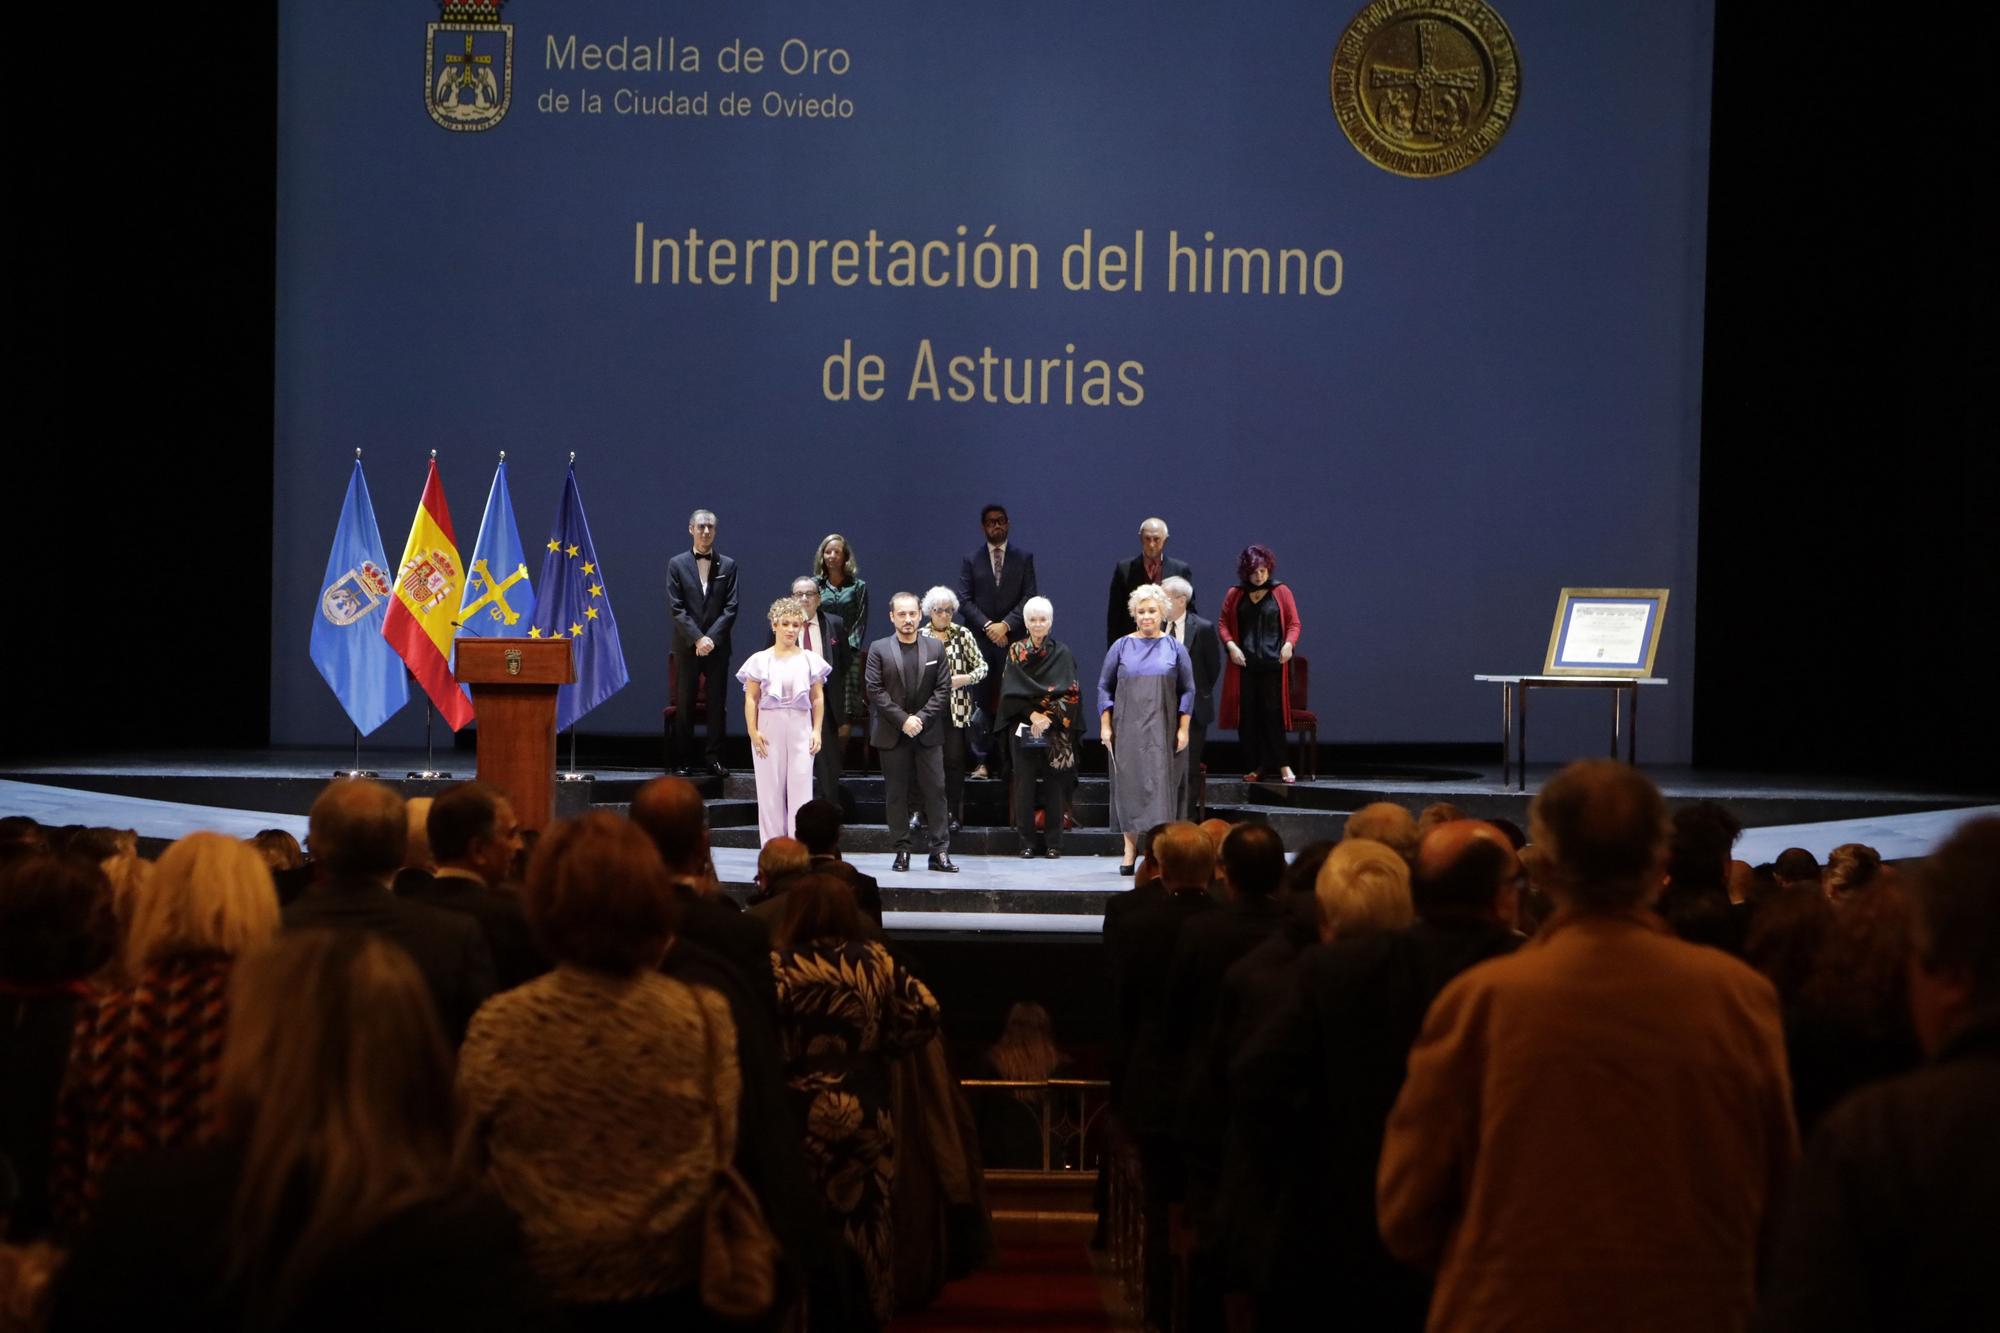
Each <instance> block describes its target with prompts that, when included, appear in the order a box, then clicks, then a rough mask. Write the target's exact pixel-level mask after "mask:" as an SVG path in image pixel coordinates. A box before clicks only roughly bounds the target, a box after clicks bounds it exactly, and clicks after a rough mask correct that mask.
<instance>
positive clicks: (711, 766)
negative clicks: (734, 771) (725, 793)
mask: <svg viewBox="0 0 2000 1333" xmlns="http://www.w3.org/2000/svg"><path fill="white" fill-rule="evenodd" d="M708 775H709V776H710V777H712V778H726V777H728V776H729V769H728V768H727V767H725V766H724V765H723V762H722V761H721V760H720V759H711V760H709V761H708Z"/></svg>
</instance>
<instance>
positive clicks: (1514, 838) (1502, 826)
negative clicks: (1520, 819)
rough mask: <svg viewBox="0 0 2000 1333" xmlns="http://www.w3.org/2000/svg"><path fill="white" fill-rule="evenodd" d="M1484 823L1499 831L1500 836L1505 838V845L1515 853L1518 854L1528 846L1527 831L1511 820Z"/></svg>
mask: <svg viewBox="0 0 2000 1333" xmlns="http://www.w3.org/2000/svg"><path fill="white" fill-rule="evenodd" d="M1486 822H1487V823H1489V824H1491V825H1492V826H1493V827H1494V828H1497V829H1499V830H1500V836H1501V837H1503V838H1505V839H1506V840H1507V845H1508V846H1509V847H1512V848H1513V849H1514V850H1515V851H1516V852H1519V851H1520V850H1521V849H1522V848H1523V847H1526V846H1527V845H1528V831H1527V830H1526V829H1524V828H1522V827H1521V826H1520V825H1519V824H1516V823H1515V822H1514V821H1513V820H1511V819H1489V820H1487V821H1486Z"/></svg>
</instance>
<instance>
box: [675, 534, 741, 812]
mask: <svg viewBox="0 0 2000 1333" xmlns="http://www.w3.org/2000/svg"><path fill="white" fill-rule="evenodd" d="M688 536H690V537H692V538H693V539H694V548H693V549H692V550H688V551H682V552H681V553H680V554H679V555H677V556H675V557H674V558H673V559H671V560H669V561H667V611H668V614H669V615H670V616H671V617H672V619H673V622H674V646H673V654H674V754H675V755H676V756H677V757H678V758H679V760H680V764H681V772H682V773H684V774H692V773H694V772H696V771H697V769H696V765H695V762H694V697H695V688H696V685H697V683H698V682H700V681H704V680H705V681H707V682H708V718H707V723H708V752H707V758H706V762H705V763H704V764H703V765H702V767H703V768H705V769H706V770H707V771H708V772H710V773H712V774H714V775H715V776H717V777H726V776H727V775H728V773H729V770H728V769H727V768H724V767H723V765H722V736H723V726H724V723H723V712H722V705H723V701H724V699H725V698H726V697H727V695H728V693H729V689H728V684H729V631H730V630H731V629H732V628H733V627H734V626H735V624H736V562H735V561H734V560H731V559H730V558H729V557H728V556H726V555H718V554H717V553H716V550H715V514H714V512H713V511H712V510H707V509H697V510H695V511H694V513H693V514H691V515H689V517H688Z"/></svg>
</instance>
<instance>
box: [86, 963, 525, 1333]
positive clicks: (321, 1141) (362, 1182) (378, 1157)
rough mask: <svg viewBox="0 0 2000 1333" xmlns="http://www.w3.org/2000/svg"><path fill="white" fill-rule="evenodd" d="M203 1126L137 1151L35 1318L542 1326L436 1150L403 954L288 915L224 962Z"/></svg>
mask: <svg viewBox="0 0 2000 1333" xmlns="http://www.w3.org/2000/svg"><path fill="white" fill-rule="evenodd" d="M230 1003H231V1006H232V1011H233V1012H232V1017H231V1021H230V1026H229V1036H228V1039H227V1041H226V1042H225V1044H224V1047H223V1051H222V1060H221V1071H220V1076H219V1081H218V1084H217V1088H216V1098H215V1101H216V1114H215V1121H214V1133H213V1134H212V1135H211V1136H210V1137H209V1138H208V1139H207V1140H205V1141H204V1142H203V1143H201V1144H200V1145H198V1146H193V1147H189V1148H186V1149H183V1150H181V1151H178V1152H173V1153H167V1154H162V1155H158V1156H155V1157H151V1158H148V1159H147V1160H145V1161H143V1162H140V1163H136V1164H135V1165H134V1166H133V1167H132V1168H130V1169H129V1170H127V1171H125V1172H121V1173H120V1175H119V1176H118V1177H116V1178H115V1179H114V1181H113V1182H112V1184H111V1186H110V1188H109V1189H108V1190H107V1191H106V1193H105V1196H104V1198H103V1200H102V1201H101V1203H100V1204H99V1206H98V1208H97V1210H96V1212H95V1214H94V1215H93V1217H92V1219H91V1224H90V1226H89V1227H87V1228H86V1229H85V1231H84V1234H83V1236H82V1238H81V1239H80V1241H79V1243H78V1245H77V1247H76V1251H75V1253H74V1255H73V1256H72V1257H71V1259H70V1262H69V1264H68V1266H67V1267H66V1268H65V1270H64V1271H63V1273H62V1276H61V1277H60V1279H59V1280H58V1286H57V1293H56V1302H55V1319H54V1327H55V1328H57V1329H63V1328H141V1327H156V1326H159V1325H160V1324H162V1323H164V1324H165V1325H166V1326H168V1327H175V1328H179V1327H203V1328H217V1329H259V1330H261V1329H326V1330H335V1329H341V1330H346V1329H360V1328H366V1329H370V1330H378V1329H391V1330H395V1329H410V1330H419V1329H423V1330H430V1329H442V1328H476V1329H480V1330H483V1331H485V1333H512V1331H513V1330H520V1329H529V1328H539V1327H545V1326H547V1325H548V1324H550V1323H551V1322H552V1319H551V1316H552V1311H550V1310H549V1309H548V1307H547V1302H546V1301H545V1300H543V1299H542V1298H541V1297H540V1295H539V1293H538V1292H536V1291H535V1290H534V1289H533V1287H532V1286H531V1285H530V1284H529V1283H528V1281H527V1280H526V1278H525V1265H524V1264H522V1262H521V1259H520V1250H521V1247H520V1239H519V1235H518V1233H517V1231H516V1230H515V1227H514V1224H513V1219H512V1218H511V1217H510V1216H509V1215H508V1214H507V1211H506V1210H505V1209H504V1208H502V1207H501V1206H500V1205H499V1203H498V1202H497V1201H495V1200H493V1199H491V1198H490V1197H489V1196H487V1195H485V1194H484V1193H483V1192H481V1191H479V1190H478V1189H477V1188H476V1186H475V1185H474V1183H473V1181H472V1180H471V1179H470V1177H469V1176H468V1175H467V1174H466V1173H465V1172H464V1171H462V1170H461V1169H460V1168H459V1167H458V1166H457V1165H456V1164H455V1161H454V1141H455V1138H456V1133H457V1123H456V1120H457V1118H456V1115H455V1111H454V1107H453V1103H452V1089H451V1056H450V1052H449V1050H448V1048H447V1047H446V1046H445V1042H444V1034H443V1032H442V1031H441V1030H440V1029H439V1027H438V1021H437V1016H436V1011H435V1008H434V1006H433V1005H432V1004H431V1000H430V993H429V991H428V990H427V989H426V988H425V985H424V980H423V977H422V975H421V974H419V973H418V971H417V969H416V965H415V964H413V963H412V962H411V961H410V959H409V957H408V955H406V954H405V953H404V952H403V951H402V950H401V949H399V948H397V947H396V946H395V945H393V944H391V943H389V942H387V941H386V940H383V939H380V938H378V937H376V936H372V935H368V934H365V933H363V932H360V931H331V930H304V931H300V932H298V933H297V934H295V935H291V936H288V937H287V938H285V939H283V940H281V941H280V942H278V943H277V944H276V945H274V946H272V947H271V948H269V949H266V950H264V951H262V952H260V953H259V954H257V955H255V956H254V957H251V958H247V959H245V960H244V962H243V964H242V965H241V966H239V967H238V968H237V969H236V971H235V975H234V976H233V978H232V979H231V982H230Z"/></svg>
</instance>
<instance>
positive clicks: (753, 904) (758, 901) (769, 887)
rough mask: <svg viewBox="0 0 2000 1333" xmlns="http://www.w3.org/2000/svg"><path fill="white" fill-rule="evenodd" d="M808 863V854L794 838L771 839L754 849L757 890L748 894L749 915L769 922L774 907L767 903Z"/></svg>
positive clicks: (773, 900) (772, 900) (803, 869)
mask: <svg viewBox="0 0 2000 1333" xmlns="http://www.w3.org/2000/svg"><path fill="white" fill-rule="evenodd" d="M811 865H812V853H811V852H809V851H807V850H806V845H805V844H804V843H802V842H800V841H799V840H798V839H797V838H773V839H771V840H770V841H769V842H767V843H765V844H764V845H763V847H761V848H760V849H758V852H757V891H756V892H755V893H753V894H751V895H750V908H749V910H750V914H751V915H752V916H754V917H757V918H759V919H760V920H762V921H763V922H764V924H765V925H767V926H768V925H770V924H771V923H772V922H773V921H774V920H776V918H777V913H778V909H777V908H776V907H774V906H771V904H773V903H775V902H776V901H777V899H778V896H779V895H780V894H782V893H783V892H784V891H785V884H786V882H787V881H788V880H790V879H791V877H792V876H794V875H803V874H804V873H805V872H806V869H807V867H809V866H811Z"/></svg>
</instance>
